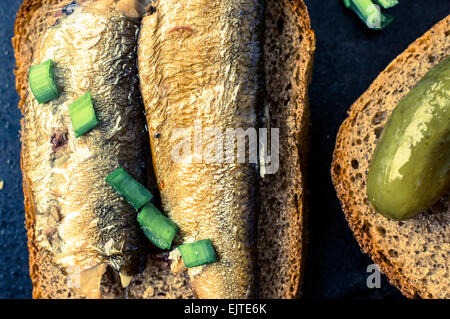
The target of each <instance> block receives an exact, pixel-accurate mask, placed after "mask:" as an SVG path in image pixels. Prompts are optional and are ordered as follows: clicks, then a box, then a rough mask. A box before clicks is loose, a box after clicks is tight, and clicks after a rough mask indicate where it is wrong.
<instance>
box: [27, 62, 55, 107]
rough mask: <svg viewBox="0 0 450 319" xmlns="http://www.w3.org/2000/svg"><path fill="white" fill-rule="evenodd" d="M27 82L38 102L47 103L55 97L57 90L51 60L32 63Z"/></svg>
mask: <svg viewBox="0 0 450 319" xmlns="http://www.w3.org/2000/svg"><path fill="white" fill-rule="evenodd" d="M28 83H29V85H30V88H31V92H33V95H34V98H35V99H36V100H37V101H38V103H39V104H43V103H47V102H49V101H51V100H53V99H55V98H57V97H58V96H59V92H58V87H57V86H56V83H55V78H54V74H53V60H47V61H45V62H42V63H41V64H37V65H32V66H31V68H30V73H29V75H28Z"/></svg>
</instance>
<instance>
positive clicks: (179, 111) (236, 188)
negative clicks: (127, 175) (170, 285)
mask: <svg viewBox="0 0 450 319" xmlns="http://www.w3.org/2000/svg"><path fill="white" fill-rule="evenodd" d="M261 3H262V2H261V1H256V0H253V1H250V0H246V1H207V0H190V1H188V0H182V1H176V2H174V1H164V2H159V4H158V5H157V6H156V8H155V10H153V12H152V13H149V15H147V16H146V17H144V19H143V26H142V29H141V34H140V39H139V72H140V73H139V75H140V79H141V87H142V95H143V98H144V104H145V107H146V115H147V123H148V128H149V135H150V139H151V146H152V153H153V161H154V167H155V171H156V177H157V179H158V185H159V187H160V191H161V197H162V204H163V207H164V210H165V211H166V212H167V213H168V215H169V217H170V218H171V219H172V220H173V221H174V222H175V223H176V224H177V225H178V226H179V227H180V237H179V238H178V243H183V242H186V241H188V242H190V241H196V240H201V239H211V241H212V243H213V245H214V248H215V249H216V252H217V257H218V262H217V263H213V264H210V265H205V266H202V267H201V268H193V269H191V270H189V274H190V283H191V285H192V286H193V288H194V290H195V293H196V295H197V296H198V297H200V298H246V297H253V296H255V276H254V260H255V259H254V250H255V240H254V230H255V217H256V216H255V214H256V209H257V207H256V206H257V205H256V199H255V195H256V191H257V190H256V182H257V166H256V164H239V163H234V164H220V163H219V164H206V163H189V162H188V161H182V162H174V161H173V160H172V150H173V147H174V146H175V145H176V143H177V142H179V141H173V140H171V137H172V133H173V132H174V129H176V128H192V127H193V126H194V121H195V120H201V121H202V125H203V127H214V128H217V129H219V130H221V131H222V132H225V128H242V129H244V130H245V129H247V128H249V127H257V111H258V110H257V109H258V105H257V104H258V100H259V97H260V91H261V76H260V75H261V72H260V65H261V61H260V60H261V59H260V55H261V51H260V46H261V43H260V34H259V32H260V30H261V25H260V24H261V20H262V18H261V17H262V9H263V8H262V4H261ZM156 136H158V137H156ZM211 142H212V138H206V137H204V139H203V151H204V150H205V146H207V145H208V144H210V143H211ZM247 153H248V148H247ZM247 156H248V154H247Z"/></svg>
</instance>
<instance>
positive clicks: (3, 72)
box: [0, 0, 450, 299]
mask: <svg viewBox="0 0 450 319" xmlns="http://www.w3.org/2000/svg"><path fill="white" fill-rule="evenodd" d="M20 3H21V0H1V1H0V24H1V26H2V27H1V28H0V46H1V47H0V79H1V81H0V150H1V152H0V181H4V188H3V190H0V298H30V297H31V290H32V288H31V281H30V279H29V276H28V251H27V245H26V231H25V227H24V208H23V193H22V189H21V186H22V176H21V172H20V160H19V150H20V141H19V129H20V122H19V121H20V117H21V114H20V112H19V110H18V109H17V103H18V100H19V99H18V95H17V93H16V91H15V85H14V74H13V69H14V65H15V60H14V53H13V50H12V46H11V37H12V36H13V32H14V19H15V13H16V12H17V10H18V8H19V5H20ZM306 3H307V5H308V8H309V10H310V15H311V19H312V25H313V28H314V30H315V32H316V36H317V51H316V58H315V65H314V73H313V81H312V84H311V87H310V91H309V96H310V102H311V112H312V119H311V122H312V126H311V158H310V166H309V190H310V196H309V197H310V198H309V199H310V211H311V213H310V216H309V235H310V238H309V241H310V244H309V247H308V259H307V265H306V275H305V282H304V285H303V296H304V297H305V298H395V299H400V298H402V296H401V294H400V293H399V292H398V291H397V289H396V288H394V287H392V286H391V285H389V283H388V282H387V281H386V279H385V278H383V280H382V287H381V289H368V288H367V286H366V278H367V273H366V268H367V265H369V264H370V263H371V261H370V259H369V258H368V257H367V256H365V255H363V254H362V253H361V252H360V250H359V246H358V244H357V243H356V241H355V239H354V238H353V236H352V234H351V232H350V229H349V227H348V226H347V223H346V221H345V219H344V215H343V213H342V211H341V208H340V205H339V202H338V200H337V198H336V195H335V192H334V188H333V186H332V184H331V179H330V172H329V170H330V163H331V155H332V151H333V148H334V139H335V136H336V134H337V131H338V129H339V125H340V124H341V122H342V121H343V120H344V119H345V117H346V110H347V108H348V107H349V106H350V105H351V104H352V103H353V102H354V101H355V100H356V99H357V98H358V97H359V96H360V95H361V94H362V93H363V92H364V91H365V90H366V89H367V88H368V86H369V85H370V83H371V82H372V81H373V80H374V79H375V78H376V76H377V74H378V73H379V72H381V71H382V70H383V69H384V68H385V67H386V66H387V65H388V63H389V62H390V61H391V60H392V59H393V58H395V57H396V56H397V55H398V54H399V53H401V52H402V51H403V50H404V49H405V48H406V47H407V46H408V45H409V44H410V43H411V42H413V41H414V40H415V39H416V38H417V37H419V36H421V35H422V34H423V33H424V32H425V31H427V30H428V29H429V28H431V27H432V26H433V25H434V24H435V23H437V22H438V21H439V20H441V19H442V18H444V17H445V16H446V15H448V14H449V13H450V1H449V0H414V1H407V0H400V5H398V6H397V7H395V8H392V9H390V10H389V13H390V14H392V15H394V16H395V17H396V20H395V21H394V22H393V23H392V24H391V25H390V26H388V27H387V28H386V29H385V30H383V31H381V32H374V31H370V30H367V29H366V28H365V26H364V25H363V24H362V22H361V21H359V20H358V19H357V18H356V16H355V14H354V13H353V12H352V11H349V10H346V9H345V8H344V7H343V5H342V3H341V0H306Z"/></svg>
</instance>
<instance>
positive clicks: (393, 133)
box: [367, 58, 450, 220]
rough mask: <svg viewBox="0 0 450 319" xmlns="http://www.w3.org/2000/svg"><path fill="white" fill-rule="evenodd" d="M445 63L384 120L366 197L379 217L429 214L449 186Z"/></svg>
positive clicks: (449, 73)
mask: <svg viewBox="0 0 450 319" xmlns="http://www.w3.org/2000/svg"><path fill="white" fill-rule="evenodd" d="M449 123H450V58H446V59H445V60H444V61H443V62H441V63H440V64H439V65H437V66H435V67H434V68H433V69H431V70H430V71H429V72H428V73H427V74H426V75H425V76H424V78H423V79H422V80H421V81H419V83H417V85H416V86H415V87H414V88H412V89H411V91H410V92H409V93H408V94H407V95H406V96H405V97H404V98H403V99H402V100H401V101H400V103H399V104H398V106H397V107H396V108H395V109H394V111H393V113H392V115H391V117H390V118H389V120H388V122H387V124H386V126H385V128H384V129H383V132H382V134H381V136H380V140H379V141H378V144H377V147H376V149H375V152H374V155H373V158H372V162H371V165H370V168H369V173H368V180H367V193H368V196H369V200H370V202H371V203H372V205H373V207H374V208H375V209H376V210H377V211H378V212H379V213H381V214H382V215H384V216H386V217H388V218H392V219H395V220H404V219H407V218H410V217H413V216H415V215H416V214H417V213H419V212H421V211H423V210H425V209H427V208H430V207H431V206H432V205H433V204H434V203H436V202H437V201H438V200H439V198H440V197H441V196H442V195H444V193H445V191H446V190H447V189H448V186H449V183H450V172H449V167H450V125H449Z"/></svg>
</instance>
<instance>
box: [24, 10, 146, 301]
mask: <svg viewBox="0 0 450 319" xmlns="http://www.w3.org/2000/svg"><path fill="white" fill-rule="evenodd" d="M134 16H135V14H132V16H131V17H130V16H128V15H127V14H124V13H123V12H121V11H120V10H116V9H115V8H114V3H112V2H110V1H87V2H82V3H81V5H78V6H76V7H75V8H74V7H73V6H72V7H71V12H70V15H68V16H65V17H62V18H60V19H59V22H58V23H57V24H56V25H55V26H53V27H51V28H48V29H47V30H45V31H44V33H43V35H42V36H41V38H40V40H39V41H38V44H37V46H36V47H35V48H34V54H33V62H32V64H33V65H34V64H39V63H41V62H43V61H46V60H47V59H53V61H54V73H55V80H56V83H57V86H58V88H59V91H60V96H59V97H58V98H57V99H55V100H53V101H51V102H49V103H46V104H38V103H37V101H36V100H35V99H34V97H33V95H32V93H31V90H30V89H28V92H27V98H26V105H25V108H24V120H23V126H22V144H23V171H24V176H26V178H27V180H28V181H29V184H30V189H31V193H32V200H33V201H34V207H35V211H36V216H35V238H36V241H37V243H38V248H39V249H45V250H47V251H48V252H49V254H50V256H52V259H53V260H52V261H53V262H54V263H55V264H57V265H58V266H60V267H61V269H63V270H64V271H65V272H66V273H67V274H68V275H71V274H75V275H76V274H84V273H86V274H88V273H89V272H90V273H91V276H90V277H91V278H96V280H98V283H97V284H95V285H96V286H99V284H100V281H99V280H100V278H101V275H102V274H103V272H104V270H105V268H106V266H107V265H109V266H111V267H112V268H114V269H115V270H117V271H118V272H119V273H120V275H121V276H122V277H123V278H127V277H129V276H132V275H134V274H136V273H137V272H139V271H140V270H141V268H142V266H143V262H144V261H145V258H146V248H145V241H144V240H143V238H142V237H143V236H142V234H141V231H140V229H139V226H138V224H137V221H136V215H137V213H136V211H135V210H134V209H133V208H132V207H131V206H130V205H129V204H128V203H127V202H126V201H125V200H123V199H122V198H121V197H120V196H119V195H118V194H117V193H116V192H115V191H114V190H113V189H112V188H111V186H110V185H109V184H107V182H106V180H105V179H106V177H107V176H108V175H109V174H110V173H111V172H112V171H113V170H115V169H116V168H118V167H120V166H122V167H124V168H125V170H126V171H127V172H128V173H129V174H130V175H132V176H133V177H135V178H136V179H137V180H139V181H141V182H143V181H144V179H145V174H146V167H145V158H144V154H145V153H144V152H143V151H142V150H143V149H145V148H146V147H148V138H147V136H146V135H147V132H146V131H145V118H144V114H143V112H144V108H143V104H142V98H141V95H140V92H139V79H138V76H137V65H136V58H137V35H138V30H139V26H140V19H139V18H138V17H134ZM89 90H90V91H91V94H92V99H93V104H94V108H95V112H96V115H97V118H98V120H99V124H98V125H97V126H96V127H94V128H93V129H92V130H91V131H89V132H88V133H86V134H84V135H83V136H81V137H79V138H75V135H74V132H73V129H72V124H71V119H70V115H69V111H68V106H69V105H70V104H71V103H72V102H74V101H75V100H76V99H78V98H79V97H81V96H82V95H83V94H84V93H86V92H87V91H89ZM92 273H94V274H93V275H92ZM81 280H82V281H83V280H84V279H83V278H81ZM90 284H91V285H92V283H90ZM95 285H94V286H95ZM91 288H92V287H91ZM92 289H94V288H92ZM95 289H98V287H97V288H95ZM87 293H89V291H88V292H87ZM97 293H98V291H97V292H96V294H95V296H97Z"/></svg>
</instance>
